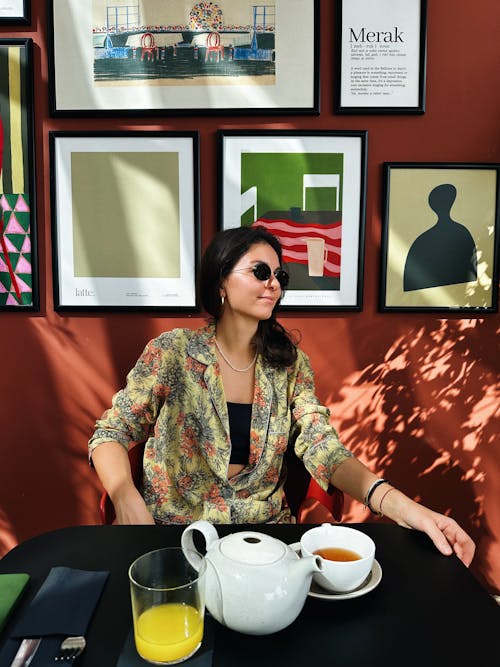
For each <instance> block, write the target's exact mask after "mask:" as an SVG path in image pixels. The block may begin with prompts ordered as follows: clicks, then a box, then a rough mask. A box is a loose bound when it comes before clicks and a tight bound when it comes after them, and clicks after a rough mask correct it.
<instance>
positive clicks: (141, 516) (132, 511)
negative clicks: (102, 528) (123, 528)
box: [112, 484, 155, 525]
mask: <svg viewBox="0 0 500 667" xmlns="http://www.w3.org/2000/svg"><path fill="white" fill-rule="evenodd" d="M112 501H113V506H114V508H115V513H116V521H115V523H117V524H121V525H127V524H154V522H155V521H154V519H153V516H152V514H151V512H150V511H149V510H148V508H147V506H146V503H145V502H144V498H143V497H142V496H141V494H140V493H139V491H138V490H137V488H136V487H135V486H134V485H133V484H132V485H130V484H128V485H127V487H126V488H125V489H120V490H119V491H118V493H116V494H115V497H114V498H112Z"/></svg>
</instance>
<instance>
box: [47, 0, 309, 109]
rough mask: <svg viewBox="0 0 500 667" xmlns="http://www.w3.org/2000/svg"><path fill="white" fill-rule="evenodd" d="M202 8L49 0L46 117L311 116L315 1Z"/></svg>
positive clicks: (233, 0) (181, 0)
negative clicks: (128, 7)
mask: <svg viewBox="0 0 500 667" xmlns="http://www.w3.org/2000/svg"><path fill="white" fill-rule="evenodd" d="M204 4H206V3H199V5H200V6H201V5H204ZM210 4H211V5H213V7H211V8H210V11H209V10H208V9H207V12H209V13H208V14H207V15H206V16H205V15H204V16H203V17H201V18H200V17H198V16H197V14H196V12H195V9H196V7H198V5H196V4H195V3H192V2H190V1H189V0H176V2H175V3H173V2H168V3H167V2H165V3H150V5H149V7H147V6H146V7H143V5H144V3H143V5H139V4H137V8H138V10H137V17H134V16H132V15H130V16H129V15H128V14H127V18H126V19H125V18H122V14H120V13H119V8H113V7H107V8H104V9H103V10H102V12H103V15H102V16H101V14H99V12H100V11H101V10H100V9H96V7H95V5H94V6H93V5H92V0H48V2H47V8H48V59H49V93H50V94H49V111H50V114H51V115H52V116H61V117H63V116H65V117H68V116H69V117H74V116H166V115H177V116H178V115H194V114H195V115H211V114H212V115H220V114H236V115H237V114H245V115H254V114H266V115H273V114H279V115H283V114H315V115H317V114H319V0H273V4H262V5H258V4H256V3H255V2H253V0H219V3H210ZM103 5H104V3H103ZM214 7H215V9H214ZM222 8H223V10H224V11H222ZM113 9H115V10H116V11H115V13H114V14H109V12H110V11H111V10H113ZM105 10H106V11H107V12H108V13H107V14H106V13H104V11H105ZM141 12H142V15H141ZM193 12H195V14H194V15H193ZM217 12H221V14H220V16H219V15H218V14H217ZM259 12H260V13H259ZM110 16H111V18H109V17H110ZM207 17H208V18H207ZM134 23H136V24H137V25H138V26H139V28H137V27H136V26H134ZM144 24H145V25H144ZM142 25H144V27H141V26H142ZM152 26H153V27H152Z"/></svg>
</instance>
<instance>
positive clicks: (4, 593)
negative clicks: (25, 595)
mask: <svg viewBox="0 0 500 667" xmlns="http://www.w3.org/2000/svg"><path fill="white" fill-rule="evenodd" d="M29 579H30V576H29V574H25V573H19V574H0V630H2V628H3V627H4V625H5V624H6V623H7V619H8V618H9V616H10V615H11V613H12V611H13V610H14V607H15V606H16V604H17V603H18V602H19V599H20V597H21V594H22V592H23V591H24V589H25V588H26V585H27V583H28V581H29Z"/></svg>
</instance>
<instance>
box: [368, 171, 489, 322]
mask: <svg viewBox="0 0 500 667" xmlns="http://www.w3.org/2000/svg"><path fill="white" fill-rule="evenodd" d="M499 176H500V165H498V164H461V163H450V164H446V163H397V162H395V163H385V165H384V177H385V185H384V187H385V211H384V222H383V234H382V266H381V290H380V309H381V310H382V311H392V310H411V311H448V312H469V313H475V312H477V313H481V314H482V313H488V312H492V313H496V312H498V235H499V232H500V223H499Z"/></svg>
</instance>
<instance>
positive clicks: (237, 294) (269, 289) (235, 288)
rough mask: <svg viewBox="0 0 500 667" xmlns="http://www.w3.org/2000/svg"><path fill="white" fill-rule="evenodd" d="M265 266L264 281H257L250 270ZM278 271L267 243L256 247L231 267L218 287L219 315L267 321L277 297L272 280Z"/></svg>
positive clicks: (273, 280)
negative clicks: (220, 298)
mask: <svg viewBox="0 0 500 667" xmlns="http://www.w3.org/2000/svg"><path fill="white" fill-rule="evenodd" d="M262 262H263V263H265V264H267V265H268V266H269V268H270V269H271V272H272V273H271V277H270V278H269V279H268V280H265V281H263V280H259V279H258V278H256V277H255V275H254V274H253V271H252V269H253V268H254V266H255V265H256V264H259V263H262ZM279 268H280V263H279V259H278V255H277V254H276V252H275V250H274V249H273V248H272V247H271V246H270V245H269V244H267V243H265V242H262V243H256V244H255V245H253V246H252V247H251V248H250V250H249V251H248V252H247V253H245V254H244V255H243V256H242V257H240V259H239V260H238V262H237V263H236V264H235V266H234V268H233V270H232V271H231V273H230V274H229V275H228V276H227V277H226V278H225V280H224V282H223V283H222V286H221V296H224V298H225V302H224V308H223V315H224V314H225V313H226V312H232V313H233V314H240V315H245V316H247V317H251V318H254V319H256V320H267V319H269V318H270V317H271V315H272V312H273V310H274V307H275V306H276V303H277V302H278V301H279V299H280V297H281V287H280V284H279V282H278V280H277V279H276V277H275V276H274V271H275V270H276V269H279Z"/></svg>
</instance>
